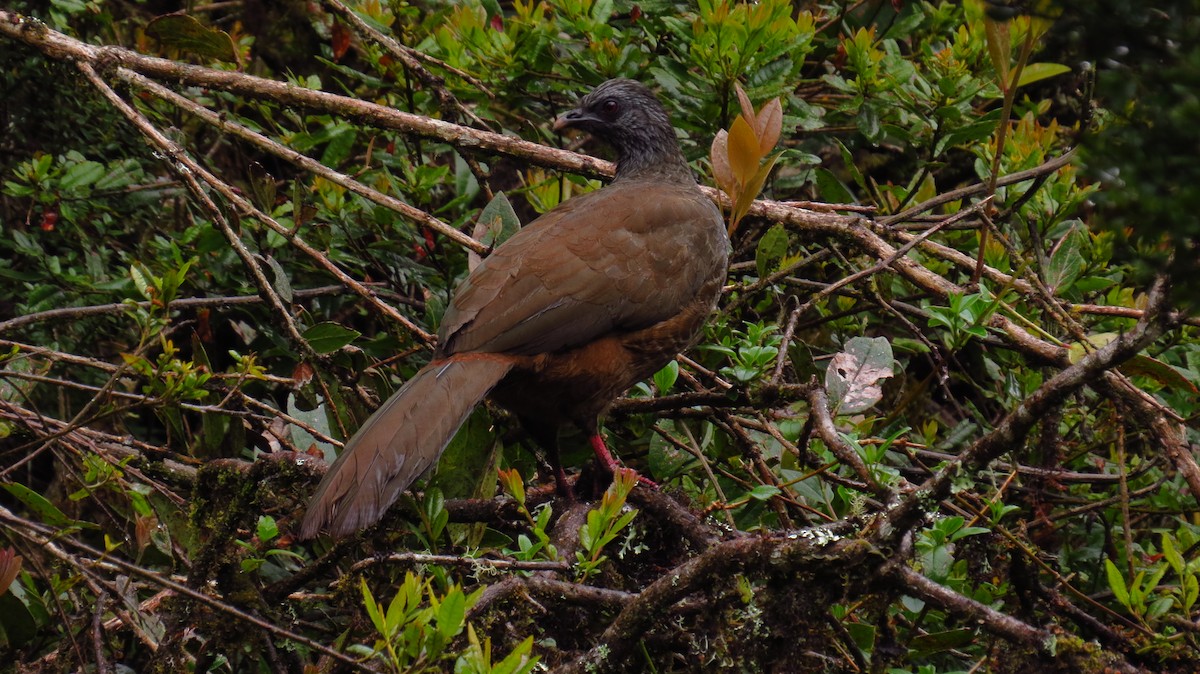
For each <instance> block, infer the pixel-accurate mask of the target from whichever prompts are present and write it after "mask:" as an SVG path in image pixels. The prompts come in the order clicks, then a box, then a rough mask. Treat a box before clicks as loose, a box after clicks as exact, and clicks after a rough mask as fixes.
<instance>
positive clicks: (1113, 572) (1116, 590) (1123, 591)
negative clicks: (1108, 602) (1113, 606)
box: [1104, 559, 1129, 608]
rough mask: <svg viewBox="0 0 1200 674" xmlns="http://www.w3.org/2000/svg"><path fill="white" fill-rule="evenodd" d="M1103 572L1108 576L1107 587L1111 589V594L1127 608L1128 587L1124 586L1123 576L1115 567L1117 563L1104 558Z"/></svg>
mask: <svg viewBox="0 0 1200 674" xmlns="http://www.w3.org/2000/svg"><path fill="white" fill-rule="evenodd" d="M1104 573H1105V575H1107V576H1108V587H1109V589H1111V590H1112V593H1113V596H1114V597H1116V599H1117V601H1118V602H1120V603H1121V605H1122V606H1124V607H1125V608H1129V589H1128V588H1127V587H1125V577H1124V576H1122V575H1121V572H1120V571H1119V570H1118V569H1117V565H1116V564H1113V563H1112V560H1111V559H1105V560H1104Z"/></svg>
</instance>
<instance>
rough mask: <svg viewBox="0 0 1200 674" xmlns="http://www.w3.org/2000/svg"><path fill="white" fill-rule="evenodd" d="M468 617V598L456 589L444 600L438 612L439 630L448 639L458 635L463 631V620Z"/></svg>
mask: <svg viewBox="0 0 1200 674" xmlns="http://www.w3.org/2000/svg"><path fill="white" fill-rule="evenodd" d="M466 615H467V596H466V595H465V594H463V591H462V590H460V589H459V588H457V587H455V588H453V589H452V590H450V592H448V593H447V594H446V596H445V597H444V598H443V599H442V603H441V605H440V606H438V610H437V628H438V631H439V632H441V633H442V635H443V636H445V637H446V638H447V639H449V638H451V637H453V636H455V635H457V634H458V633H459V632H461V631H462V629H463V619H464V618H466Z"/></svg>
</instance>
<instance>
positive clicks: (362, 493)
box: [300, 354, 513, 538]
mask: <svg viewBox="0 0 1200 674" xmlns="http://www.w3.org/2000/svg"><path fill="white" fill-rule="evenodd" d="M512 366H513V364H512V362H511V361H507V360H505V359H503V358H501V357H496V356H490V355H486V354H470V355H460V356H451V357H450V358H448V359H445V360H440V361H435V362H434V363H431V364H430V365H427V366H426V367H425V368H423V369H422V370H421V371H420V372H418V373H417V374H416V375H414V376H413V378H412V379H410V380H408V382H406V383H405V384H404V386H402V387H401V388H400V390H399V391H396V393H395V394H393V395H392V397H391V398H388V401H387V402H385V403H384V404H383V406H382V407H380V408H379V409H378V410H376V411H375V414H373V415H371V418H370V419H367V422H366V423H365V424H363V425H362V428H359V429H358V432H357V433H355V434H354V437H352V438H350V441H349V442H347V443H346V447H345V449H343V450H342V454H341V456H339V457H338V458H337V461H334V462H333V465H332V466H330V467H329V471H328V472H327V473H325V477H324V479H322V480H321V484H320V486H319V487H317V492H316V494H314V495H313V498H312V501H311V502H309V504H308V512H307V513H306V514H305V516H304V523H303V525H302V526H301V528H300V536H301V537H302V538H312V537H313V536H316V535H317V533H318V532H320V531H321V530H322V529H325V530H326V531H328V532H329V533H330V534H332V535H333V536H336V537H341V536H345V535H347V534H351V533H353V532H355V531H358V530H359V529H362V528H364V527H367V526H369V525H371V524H374V523H375V522H376V521H378V520H379V518H380V517H382V516H383V513H384V511H386V510H387V509H388V506H390V505H392V503H394V502H395V501H396V499H397V498H399V497H400V494H401V493H402V492H403V491H404V490H405V489H407V488H408V486H409V485H410V484H412V482H413V481H414V480H416V479H417V477H419V476H420V475H421V473H423V472H425V470H426V469H427V468H429V467H430V466H432V465H433V464H434V463H436V462H437V460H438V457H440V456H441V455H442V451H443V450H444V449H446V444H447V443H449V442H450V439H451V438H452V437H454V433H455V432H456V431H457V430H458V427H459V426H461V425H462V424H463V422H464V421H465V420H466V418H467V415H468V414H470V413H471V410H472V409H473V408H474V407H475V404H476V403H478V402H479V401H480V400H482V399H483V397H484V396H486V395H487V394H488V392H489V391H491V390H492V387H494V386H495V385H496V384H497V383H498V382H499V381H500V379H502V378H503V377H504V375H506V374H508V371H509V370H510V369H512Z"/></svg>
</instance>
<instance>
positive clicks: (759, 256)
mask: <svg viewBox="0 0 1200 674" xmlns="http://www.w3.org/2000/svg"><path fill="white" fill-rule="evenodd" d="M787 252H788V233H787V228H786V227H784V226H783V225H781V224H775V225H773V226H772V227H771V228H770V229H768V230H767V233H766V234H763V235H762V238H761V239H759V240H758V246H757V247H756V248H755V249H754V264H755V266H756V267H757V269H758V277H759V278H766V277H767V276H769V275H770V274H771V272H773V271H775V269H774V268H773V267H774V266H775V263H776V262H778V261H779V260H781V259H783V256H785V255H787Z"/></svg>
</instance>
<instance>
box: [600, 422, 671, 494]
mask: <svg viewBox="0 0 1200 674" xmlns="http://www.w3.org/2000/svg"><path fill="white" fill-rule="evenodd" d="M588 441H589V442H591V443H592V451H593V452H595V453H596V460H597V461H599V462H600V465H601V466H603V467H604V470H606V471H608V473H609V474H610V475H611V474H612V473H613V471H615V470H616V469H617V468H620V467H621V464H619V463H617V460H616V459H615V458H613V455H612V452H609V451H608V445H605V444H604V437H603V436H601V435H600V432H599V431H597V432H596V433H595V434H593V435H592V437H590V438H588ZM638 482H640V483H642V484H644V485H646V486H647V487H650V488H653V489H658V485H657V484H656V483H655V482H654V481H652V480H649V479H647V478H644V477H642V476H641V475H638Z"/></svg>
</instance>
